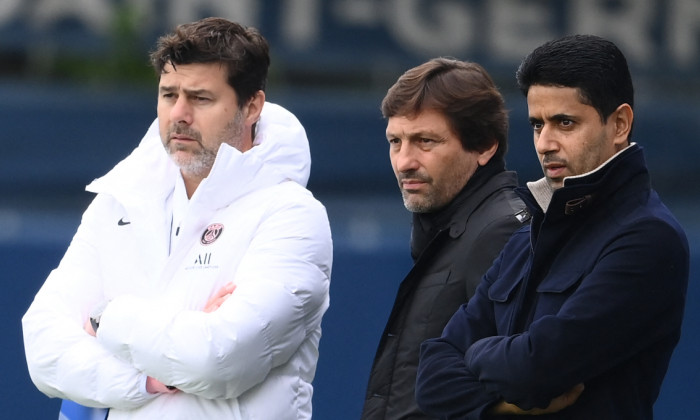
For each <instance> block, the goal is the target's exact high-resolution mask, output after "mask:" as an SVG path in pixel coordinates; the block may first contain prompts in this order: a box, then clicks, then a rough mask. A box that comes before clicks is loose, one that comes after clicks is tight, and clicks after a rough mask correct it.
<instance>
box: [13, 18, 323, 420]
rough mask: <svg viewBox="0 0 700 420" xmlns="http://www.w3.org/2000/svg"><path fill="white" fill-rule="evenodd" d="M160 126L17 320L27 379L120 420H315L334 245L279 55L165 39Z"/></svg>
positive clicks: (234, 36)
mask: <svg viewBox="0 0 700 420" xmlns="http://www.w3.org/2000/svg"><path fill="white" fill-rule="evenodd" d="M151 59H152V62H153V64H154V67H155V69H156V71H157V72H158V73H159V74H160V81H159V90H158V95H159V96H158V119H157V121H154V123H153V125H152V126H151V127H150V129H149V130H148V132H147V133H146V135H145V136H144V138H143V140H142V141H141V143H140V144H139V146H138V147H137V148H136V149H135V150H134V151H133V152H132V153H131V155H130V156H128V157H127V158H126V159H124V160H123V161H122V162H120V163H119V164H118V165H117V166H115V167H114V168H113V169H112V170H111V171H110V172H109V173H108V174H107V175H105V176H103V177H102V178H100V179H97V180H95V181H94V182H92V183H91V184H90V185H89V186H88V187H87V189H88V191H91V192H94V193H96V194H97V196H96V197H95V199H94V201H93V202H92V204H91V205H90V206H89V208H88V209H87V210H86V212H85V214H84V215H83V219H82V222H81V225H80V227H79V228H78V231H77V233H76V234H75V237H74V238H73V240H72V242H71V244H70V246H69V248H68V250H67V252H66V254H65V256H64V257H63V259H62V261H61V263H60V265H59V266H58V268H56V269H55V270H54V271H53V272H52V273H51V274H50V275H49V277H48V279H47V280H46V282H45V284H44V285H43V286H42V288H41V290H39V292H38V293H37V295H36V298H35V299H34V301H33V303H32V304H31V306H30V307H29V309H28V311H27V313H26V314H25V316H24V318H23V319H22V325H23V331H24V342H25V351H26V357H27V363H28V367H29V373H30V375H31V378H32V380H33V381H34V383H35V384H36V386H37V387H38V388H39V390H41V391H42V392H44V393H45V394H47V395H49V396H51V397H59V398H64V399H69V400H73V401H75V402H77V403H79V404H82V405H85V406H90V407H104V408H109V419H110V420H111V419H154V418H167V419H264V420H267V419H275V420H278V419H308V418H311V396H312V391H313V389H312V386H311V381H312V379H313V377H314V373H315V370H316V362H317V360H318V344H319V339H320V337H321V318H322V316H323V314H324V312H325V311H326V309H327V308H328V304H329V296H328V290H329V281H330V273H331V265H332V243H331V234H330V228H329V224H328V219H327V215H326V211H325V209H324V207H323V206H322V205H321V204H320V203H319V202H318V201H317V200H316V199H314V197H313V196H312V195H311V193H310V192H309V191H308V190H306V189H305V185H306V182H307V180H308V176H309V168H310V155H309V149H308V141H307V138H306V134H305V132H304V129H303V127H302V126H301V124H300V123H299V121H298V120H297V119H296V118H295V117H294V116H293V115H292V114H290V113H289V112H288V111H286V110H285V109H283V108H281V107H279V106H277V105H274V104H271V103H266V102H265V93H264V88H265V81H266V78H267V69H268V66H269V55H268V45H267V42H266V41H265V39H264V38H263V37H262V36H261V35H260V34H259V33H258V32H257V31H256V30H255V29H252V28H245V27H243V26H240V25H238V24H235V23H232V22H229V21H227V20H224V19H218V18H208V19H204V20H201V21H198V22H194V23H191V24H186V25H181V26H179V27H178V28H177V29H176V30H175V32H174V33H172V34H169V35H166V36H163V37H161V38H160V40H159V42H158V47H157V49H156V51H155V52H154V53H153V54H152V55H151Z"/></svg>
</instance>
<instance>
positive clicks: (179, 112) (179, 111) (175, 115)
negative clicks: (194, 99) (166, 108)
mask: <svg viewBox="0 0 700 420" xmlns="http://www.w3.org/2000/svg"><path fill="white" fill-rule="evenodd" d="M170 120H171V121H173V122H174V123H176V124H186V125H190V124H192V107H191V106H190V104H189V102H188V101H187V98H186V97H184V96H183V95H181V96H180V97H178V98H177V100H176V101H175V102H174V103H173V107H172V108H171V109H170Z"/></svg>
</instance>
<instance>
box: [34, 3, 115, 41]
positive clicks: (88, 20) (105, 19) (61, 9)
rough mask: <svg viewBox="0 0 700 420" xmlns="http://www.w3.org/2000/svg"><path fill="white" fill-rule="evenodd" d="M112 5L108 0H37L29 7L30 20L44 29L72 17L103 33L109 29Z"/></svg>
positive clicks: (96, 31) (94, 30)
mask: <svg viewBox="0 0 700 420" xmlns="http://www.w3.org/2000/svg"><path fill="white" fill-rule="evenodd" d="M112 7H113V5H112V2H111V1H110V0H61V1H56V0H39V1H37V2H36V6H35V7H32V8H31V18H30V22H31V24H32V25H35V26H36V27H37V28H41V29H44V28H46V27H49V26H51V25H52V24H53V23H55V22H57V21H59V20H61V19H66V18H73V19H77V20H79V21H80V22H81V23H82V24H84V25H85V26H86V27H88V28H90V30H92V31H93V32H95V33H98V34H103V33H105V32H106V31H107V30H108V29H109V24H110V18H111V16H112Z"/></svg>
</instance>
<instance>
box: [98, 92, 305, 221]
mask: <svg viewBox="0 0 700 420" xmlns="http://www.w3.org/2000/svg"><path fill="white" fill-rule="evenodd" d="M253 144H254V147H253V148H252V149H250V150H249V151H247V152H245V153H241V152H240V151H238V150H237V149H235V148H233V147H231V146H229V145H227V144H222V145H221V147H220V149H219V152H218V154H217V157H216V161H215V162H214V166H213V167H212V170H211V173H210V174H209V176H208V177H207V178H206V179H205V180H203V181H202V183H201V184H200V186H199V188H198V189H197V191H196V192H195V194H194V195H193V197H192V200H191V201H195V200H197V201H205V202H206V203H208V204H207V206H208V207H212V208H219V207H223V206H226V205H228V204H229V203H231V202H232V201H233V200H235V199H236V198H238V197H240V196H242V195H245V194H247V193H249V192H251V191H254V190H256V189H259V188H261V187H264V186H268V185H274V184H277V183H280V182H283V181H286V180H290V181H294V182H297V183H299V184H300V185H302V186H306V182H307V181H308V178H309V172H310V167H311V157H310V153H309V144H308V139H307V137H306V132H305V131H304V128H303V127H302V126H301V123H299V121H298V120H297V119H296V117H295V116H294V115H292V114H291V113H290V112H289V111H287V110H286V109H284V108H282V107H281V106H279V105H275V104H272V103H265V105H264V107H263V111H262V115H261V117H260V121H259V123H258V128H257V133H256V136H255V139H254V141H253ZM178 176H179V169H178V168H177V167H176V166H175V164H174V163H173V162H172V160H171V159H170V157H169V156H168V155H167V153H166V152H165V149H164V148H163V145H162V143H161V140H160V135H159V133H158V121H157V119H156V120H155V121H153V123H152V124H151V126H150V128H149V129H148V131H147V132H146V134H145V136H144V137H143V139H142V140H141V143H140V144H139V146H138V147H137V148H136V149H134V151H133V152H132V153H131V154H130V155H129V156H128V157H127V158H125V159H124V160H123V161H121V162H119V163H118V164H117V165H116V166H115V167H114V168H113V169H112V170H111V171H110V172H108V173H107V174H106V175H104V176H103V177H101V178H99V179H97V180H95V181H93V182H92V183H91V184H90V185H88V186H87V187H86V189H87V190H88V191H91V192H95V193H107V194H111V195H113V196H114V197H115V198H116V199H117V200H118V201H119V202H121V203H122V204H123V205H124V206H125V207H131V206H140V205H143V204H144V203H151V204H152V205H158V203H162V202H163V200H165V199H167V197H168V196H169V195H170V194H172V191H173V189H174V185H175V180H176V179H177V177H178ZM146 205H147V204H146Z"/></svg>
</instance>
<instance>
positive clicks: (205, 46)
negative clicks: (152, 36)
mask: <svg viewBox="0 0 700 420" xmlns="http://www.w3.org/2000/svg"><path fill="white" fill-rule="evenodd" d="M150 58H151V64H152V65H153V68H154V69H155V71H156V73H157V74H158V75H161V74H163V72H164V71H165V70H164V67H165V65H166V64H168V63H169V64H171V65H172V66H173V67H176V66H177V65H178V64H193V63H216V62H220V63H222V64H223V65H225V66H226V67H227V70H228V78H227V81H228V84H229V85H230V86H231V87H232V88H233V89H234V90H235V91H236V95H237V96H238V106H239V107H242V106H243V105H245V103H246V102H248V100H249V99H250V98H252V97H253V96H254V95H255V93H256V92H257V91H259V90H263V91H264V90H265V85H266V83H267V72H268V69H269V67H270V48H269V45H268V43H267V41H266V40H265V38H264V37H263V36H262V35H261V34H260V32H258V30H257V29H255V28H251V27H245V26H243V25H240V24H238V23H235V22H231V21H229V20H226V19H222V18H213V17H211V18H205V19H202V20H199V21H196V22H192V23H186V24H183V25H179V26H177V27H176V28H175V30H174V31H173V32H172V33H170V34H166V35H163V36H162V37H160V38H159V39H158V42H157V45H156V49H155V51H153V52H152V53H151V56H150Z"/></svg>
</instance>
